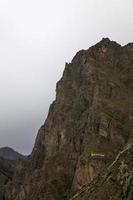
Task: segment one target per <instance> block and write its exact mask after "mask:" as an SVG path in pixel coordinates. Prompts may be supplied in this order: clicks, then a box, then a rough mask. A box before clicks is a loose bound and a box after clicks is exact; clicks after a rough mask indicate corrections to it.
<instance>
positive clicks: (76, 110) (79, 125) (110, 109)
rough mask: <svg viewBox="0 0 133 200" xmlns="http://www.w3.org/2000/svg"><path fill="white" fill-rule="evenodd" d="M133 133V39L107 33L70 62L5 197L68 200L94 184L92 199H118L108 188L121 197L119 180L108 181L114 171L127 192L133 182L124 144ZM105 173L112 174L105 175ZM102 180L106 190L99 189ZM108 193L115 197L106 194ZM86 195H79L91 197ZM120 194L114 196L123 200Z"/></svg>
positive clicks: (28, 199) (26, 199)
mask: <svg viewBox="0 0 133 200" xmlns="http://www.w3.org/2000/svg"><path fill="white" fill-rule="evenodd" d="M132 137H133V43H130V44H127V45H126V46H121V45H120V44H118V43H116V42H114V41H110V40H109V39H108V38H104V39H102V41H100V42H99V43H97V44H96V45H94V46H92V47H90V48H89V49H88V50H81V51H80V52H78V53H77V54H76V56H75V57H74V58H73V60H72V61H71V63H66V66H65V70H64V73H63V77H62V78H61V80H60V81H59V82H58V83H57V87H56V99H55V101H54V102H53V103H52V104H51V106H50V109H49V113H48V117H47V119H46V121H45V123H44V124H43V125H42V127H41V128H40V130H39V132H38V135H37V138H36V142H35V146H34V148H33V151H32V153H31V155H30V156H29V157H28V158H27V159H26V160H24V161H22V162H21V163H19V164H18V165H17V170H16V172H15V175H14V177H13V180H12V181H11V182H10V183H9V184H8V185H7V187H6V190H5V196H4V198H5V199H6V200H68V199H70V198H71V197H72V196H73V195H74V194H75V193H77V192H78V191H79V190H81V191H82V190H83V189H82V188H86V187H89V186H88V184H91V186H90V187H91V188H92V189H91V190H89V189H86V191H85V193H84V194H85V195H89V196H90V193H91V192H93V190H95V191H97V192H96V197H94V196H93V198H92V199H98V200H99V199H100V200H104V199H106V200H107V199H113V196H111V193H110V192H109V191H110V190H113V188H114V189H115V191H112V194H113V195H114V194H116V196H117V197H118V196H119V192H121V190H117V184H116V188H115V187H114V186H112V185H110V183H109V184H106V183H107V181H108V180H110V181H112V182H113V180H114V177H115V176H118V177H119V181H120V183H121V185H118V187H120V186H121V187H124V191H126V195H127V196H128V193H130V191H131V187H132V183H130V181H131V180H132V173H131V174H130V175H129V171H130V169H132V165H133V162H132V148H130V150H131V152H129V154H128V150H127V151H125V150H123V148H124V149H125V145H126V144H127V143H128V141H130V140H131V139H132ZM123 151H124V153H120V152H123ZM118 155H120V157H119V156H118ZM128 155H129V157H128ZM117 158H118V160H117ZM119 158H120V159H121V162H122V163H120V161H119V160H120V159H119ZM115 159H116V161H115V162H114V160H115ZM126 159H127V163H126ZM111 163H113V164H112V165H111ZM121 165H122V166H121ZM123 165H124V166H123ZM125 165H126V167H125ZM109 166H111V167H109ZM113 167H114V168H113ZM117 167H119V169H118V168H117ZM123 167H124V168H123ZM107 169H110V170H111V171H110V172H109V173H108V171H107ZM122 170H124V171H122ZM126 172H127V173H126ZM110 173H111V174H112V175H111V176H110ZM113 173H114V174H113ZM102 174H106V175H105V176H106V177H107V178H106V177H105V178H104V179H103V178H102ZM122 174H123V175H122ZM100 175H101V176H100ZM126 175H127V177H130V178H129V179H128V178H127V179H126V177H125V176H126ZM111 177H112V179H111ZM108 178H110V179H108ZM125 179H126V182H125ZM99 180H100V182H99ZM102 180H103V181H102ZM97 181H98V183H96V182H97ZM116 183H117V182H116ZM97 184H98V185H97ZM99 184H100V187H101V193H99V192H98V190H97V189H98V187H99ZM114 184H115V181H114ZM123 184H124V185H123ZM93 185H94V187H93ZM106 186H107V187H106ZM87 190H89V193H87ZM104 192H105V195H106V194H107V193H108V196H109V195H110V197H109V198H106V196H104V194H103V196H104V197H103V196H102V193H104ZM117 192H118V195H117ZM78 194H79V192H78V193H77V195H78ZM85 195H84V197H83V198H81V196H80V197H79V196H78V197H76V198H77V199H76V200H86V199H87V198H89V196H88V197H86V196H85ZM100 195H101V196H100ZM117 197H116V198H115V200H120V198H117ZM74 198H75V197H74ZM127 199H128V198H127ZM129 199H130V195H129Z"/></svg>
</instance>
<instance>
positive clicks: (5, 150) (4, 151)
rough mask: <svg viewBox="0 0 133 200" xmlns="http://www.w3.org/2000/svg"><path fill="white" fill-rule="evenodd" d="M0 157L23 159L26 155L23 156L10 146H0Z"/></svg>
mask: <svg viewBox="0 0 133 200" xmlns="http://www.w3.org/2000/svg"><path fill="white" fill-rule="evenodd" d="M0 157H3V158H5V159H8V160H15V161H16V160H19V159H25V158H26V156H23V155H22V154H20V153H18V152H16V151H14V150H13V149H12V148H10V147H2V148H0Z"/></svg>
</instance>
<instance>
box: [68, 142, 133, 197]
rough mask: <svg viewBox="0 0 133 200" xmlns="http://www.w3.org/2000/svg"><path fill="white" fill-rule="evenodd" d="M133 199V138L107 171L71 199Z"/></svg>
mask: <svg viewBox="0 0 133 200" xmlns="http://www.w3.org/2000/svg"><path fill="white" fill-rule="evenodd" d="M107 199H113V200H132V199H133V139H132V140H130V141H129V142H128V143H127V145H126V146H125V147H124V149H123V150H122V151H121V152H120V153H119V154H118V156H117V157H116V159H115V160H114V162H113V163H112V164H111V165H110V166H109V167H108V169H107V170H106V173H104V174H103V175H101V176H99V177H97V178H96V179H95V180H94V181H93V182H92V183H91V184H89V185H88V186H86V187H84V188H82V190H80V191H79V192H78V193H77V194H76V195H74V197H73V198H71V200H107Z"/></svg>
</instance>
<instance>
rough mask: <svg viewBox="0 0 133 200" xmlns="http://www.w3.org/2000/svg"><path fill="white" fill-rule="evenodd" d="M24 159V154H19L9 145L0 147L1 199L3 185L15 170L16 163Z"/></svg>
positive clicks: (0, 197) (1, 197) (1, 199)
mask: <svg viewBox="0 0 133 200" xmlns="http://www.w3.org/2000/svg"><path fill="white" fill-rule="evenodd" d="M23 159H26V156H23V155H21V154H19V153H18V152H16V151H14V150H13V149H11V148H9V147H2V148H0V200H3V198H4V197H3V191H4V187H5V185H6V184H7V183H8V182H9V181H11V180H12V178H13V176H14V172H15V170H16V163H17V162H18V161H19V160H23Z"/></svg>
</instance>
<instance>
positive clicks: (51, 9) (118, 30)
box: [0, 0, 133, 154]
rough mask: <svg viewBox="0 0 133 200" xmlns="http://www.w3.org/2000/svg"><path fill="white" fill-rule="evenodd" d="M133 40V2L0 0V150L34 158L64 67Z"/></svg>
mask: <svg viewBox="0 0 133 200" xmlns="http://www.w3.org/2000/svg"><path fill="white" fill-rule="evenodd" d="M103 37H109V38H110V39H111V40H115V41H117V42H119V43H120V44H122V45H124V44H126V43H128V42H132V41H133V0H0V146H10V147H13V148H14V149H16V150H17V151H19V152H22V153H24V154H25V153H26V154H27V153H30V152H31V150H32V147H33V144H34V140H35V137H36V134H37V130H38V129H39V127H40V126H41V124H42V123H43V122H44V120H45V118H46V116H47V112H48V108H49V105H50V103H51V102H52V101H53V100H54V98H55V86H56V82H57V81H58V80H59V79H60V77H61V76H62V72H63V69H64V66H65V62H70V61H71V60H72V58H73V56H74V55H75V53H76V52H77V51H79V50H80V49H87V48H88V47H90V46H91V45H93V44H95V43H96V42H98V41H99V40H101V39H102V38H103Z"/></svg>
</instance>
